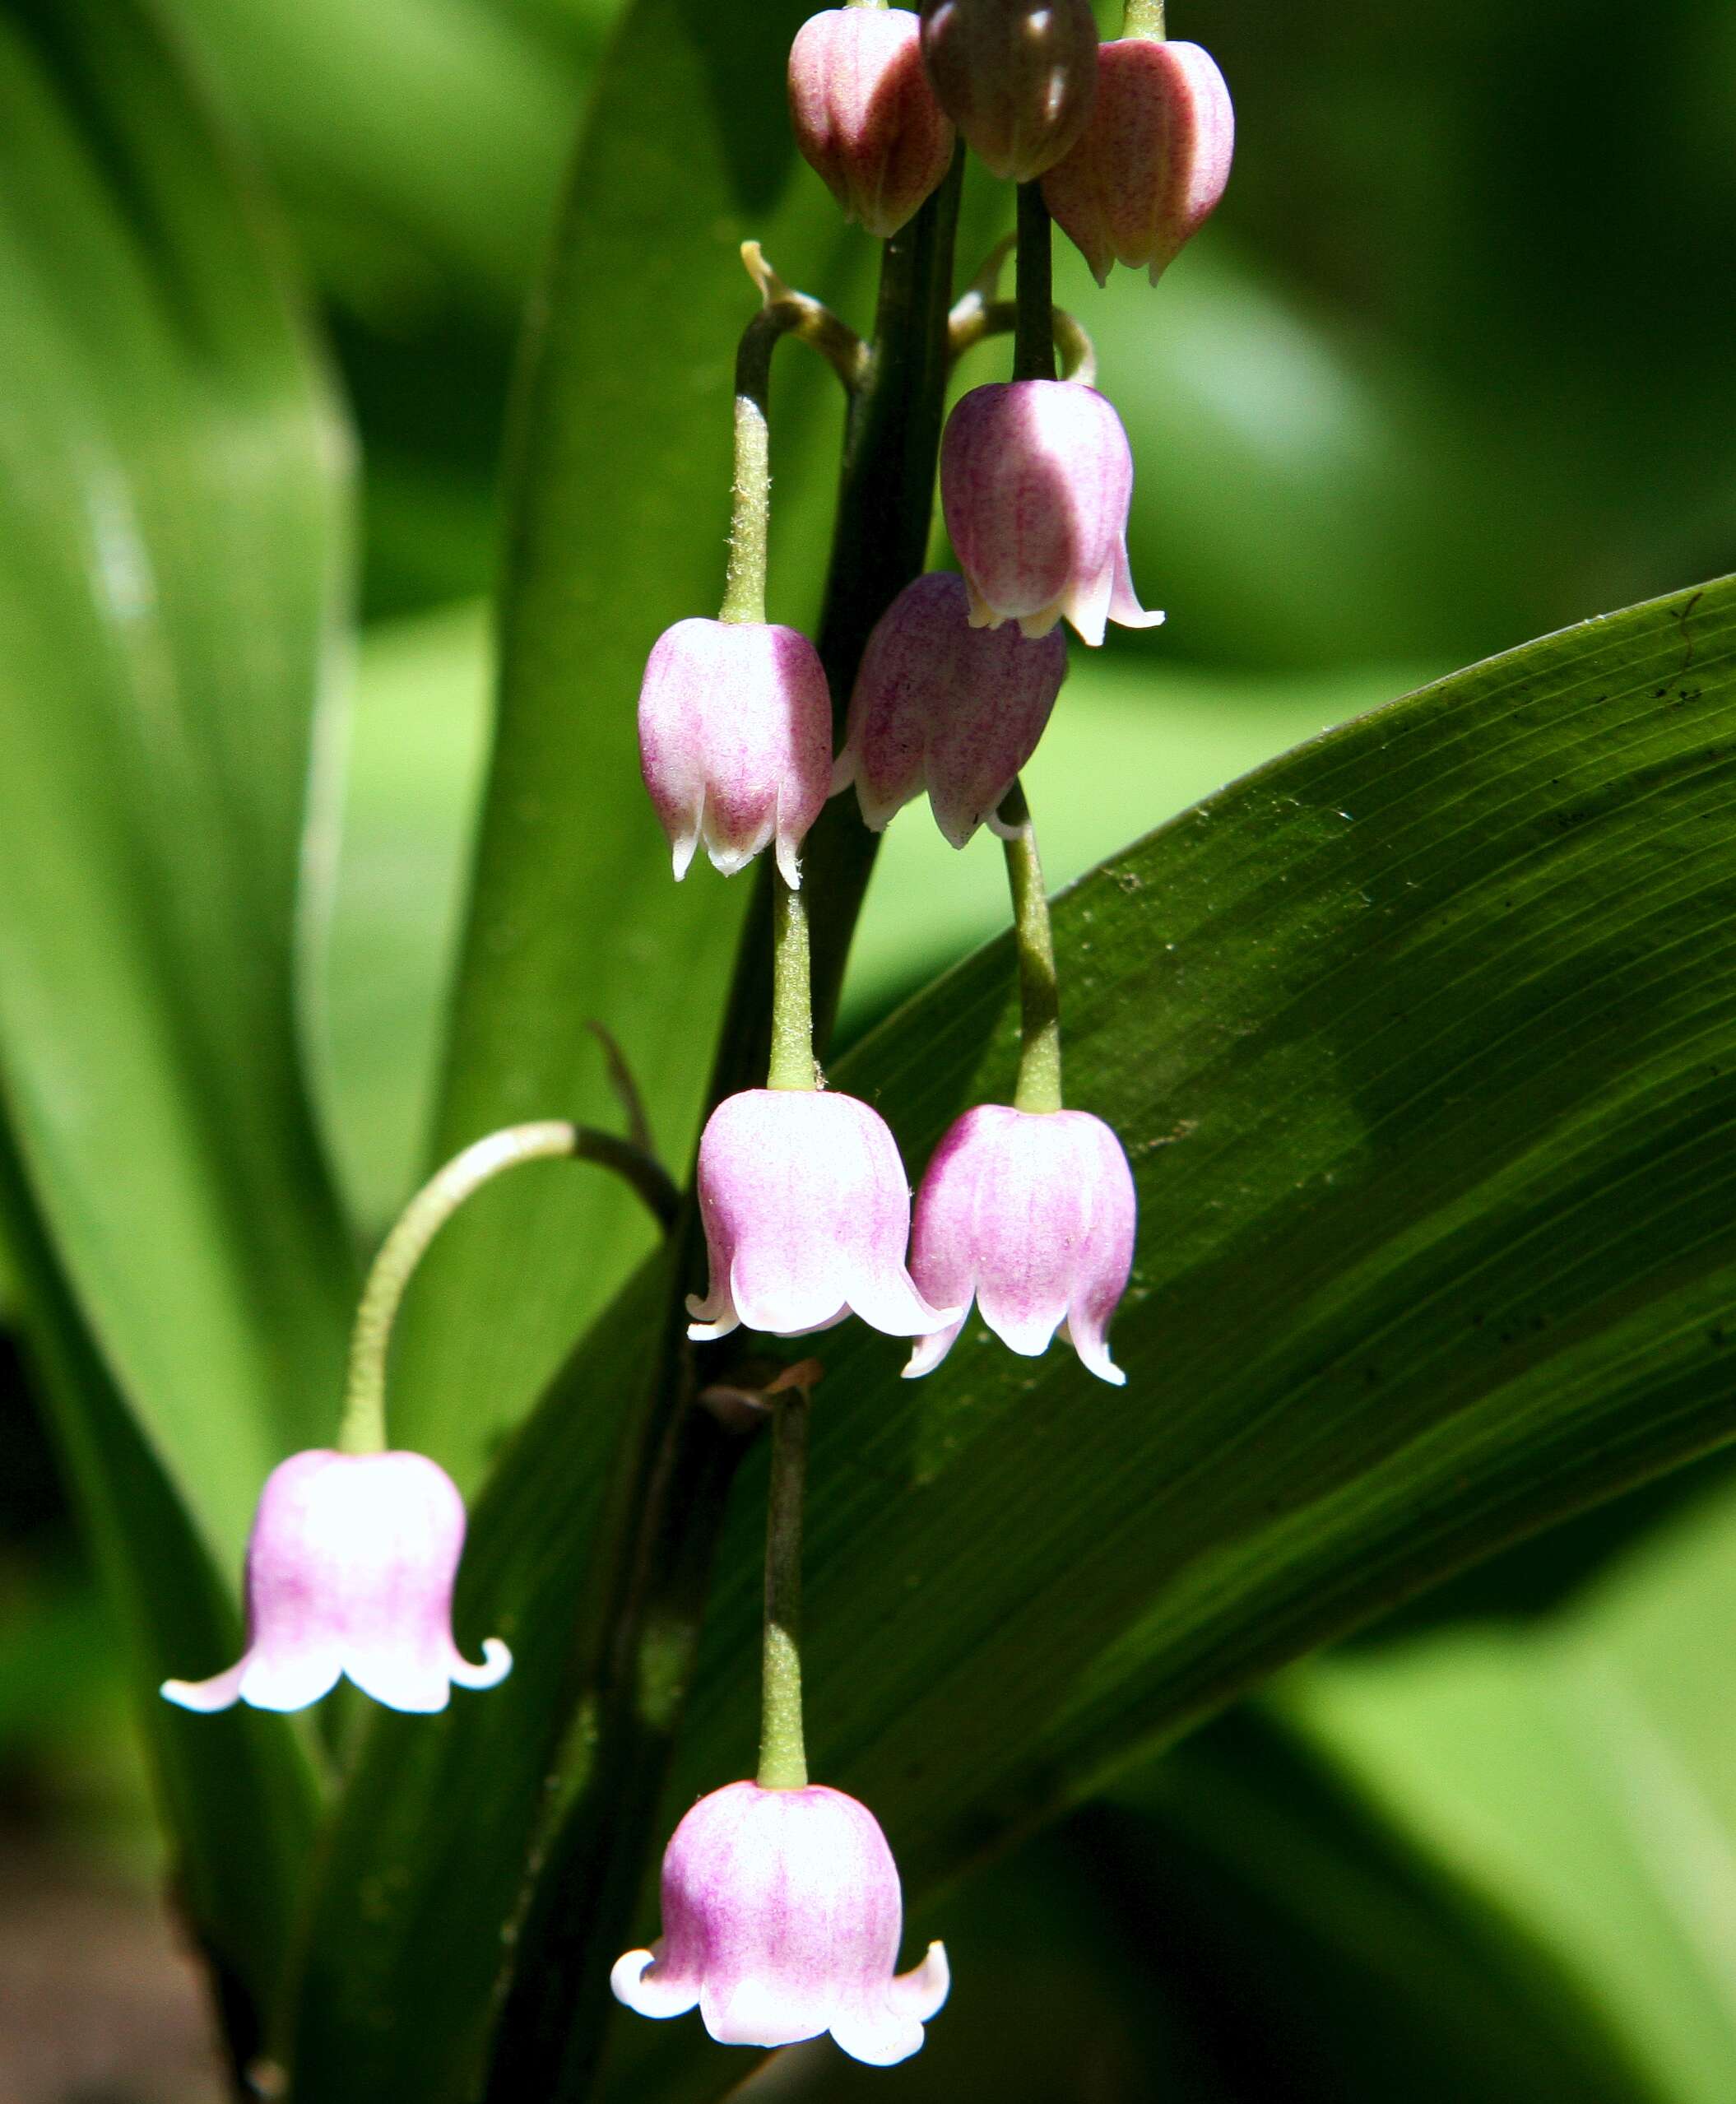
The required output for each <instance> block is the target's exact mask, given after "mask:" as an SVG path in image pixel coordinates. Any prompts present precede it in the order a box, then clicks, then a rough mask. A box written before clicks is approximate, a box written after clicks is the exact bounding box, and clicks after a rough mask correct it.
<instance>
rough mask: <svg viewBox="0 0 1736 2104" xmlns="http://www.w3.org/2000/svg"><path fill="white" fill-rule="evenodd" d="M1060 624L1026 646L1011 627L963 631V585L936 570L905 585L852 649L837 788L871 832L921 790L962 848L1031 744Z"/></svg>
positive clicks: (1049, 683)
mask: <svg viewBox="0 0 1736 2104" xmlns="http://www.w3.org/2000/svg"><path fill="white" fill-rule="evenodd" d="M1066 671H1067V645H1066V640H1065V637H1064V636H1063V635H1062V634H1061V631H1060V630H1059V629H1051V631H1050V632H1049V634H1047V635H1046V636H1043V637H1042V638H1040V639H1038V640H1037V641H1036V642H1034V643H1033V642H1028V641H1027V639H1025V638H1024V637H1023V635H1021V634H1019V630H1018V629H1016V628H1014V627H1003V628H996V629H985V628H973V627H972V625H971V620H970V596H969V594H968V592H967V591H966V589H965V583H964V580H963V578H962V577H956V576H954V574H953V573H952V572H951V571H950V570H935V571H932V572H931V574H929V575H928V576H926V577H919V578H917V579H916V580H915V582H914V583H911V584H907V585H906V586H905V588H904V589H903V591H902V592H900V593H899V594H898V597H897V598H896V599H894V601H893V602H892V604H891V605H890V606H889V607H888V608H887V609H886V611H885V612H884V614H882V615H881V616H880V620H879V621H878V622H876V624H875V629H874V633H873V634H872V635H871V636H870V637H869V639H868V648H867V649H866V651H865V652H864V653H863V654H862V665H861V671H860V672H858V673H857V675H856V690H855V692H854V694H852V696H851V700H850V719H849V724H848V727H847V730H846V732H845V734H844V749H843V750H842V752H841V753H840V754H839V755H838V764H837V765H836V766H835V767H834V768H833V773H832V787H833V794H834V795H835V794H836V793H837V792H838V790H840V789H842V788H844V787H847V785H848V784H849V783H852V782H853V783H855V784H856V798H857V801H859V802H860V804H861V809H862V820H863V822H864V824H866V825H867V826H869V827H870V829H872V830H873V831H874V832H875V833H879V832H880V831H882V830H883V829H884V827H885V826H886V825H887V824H889V822H890V820H891V819H892V817H893V815H894V813H895V812H897V811H898V810H900V809H902V808H903V806H904V805H905V804H907V803H908V802H909V801H910V800H911V798H912V797H918V796H920V795H921V793H922V792H923V790H924V789H925V788H926V790H927V792H928V800H929V803H930V805H931V806H932V808H933V810H934V815H935V824H937V825H938V826H939V827H940V830H941V831H942V833H944V834H945V835H946V837H947V838H948V839H949V841H950V842H951V843H952V844H953V845H954V847H955V848H962V847H963V845H964V844H965V843H966V842H967V841H968V839H969V838H970V837H971V835H972V834H973V833H974V832H975V831H976V830H977V827H978V826H979V825H981V824H982V822H983V820H985V819H986V820H988V822H989V824H991V825H994V824H996V818H995V812H996V808H997V807H998V806H999V805H1000V800H1001V798H1002V797H1004V796H1005V794H1006V792H1007V791H1008V790H1009V789H1010V788H1011V787H1012V786H1013V780H1014V776H1015V775H1017V773H1019V769H1021V768H1022V767H1023V765H1024V764H1025V762H1026V761H1027V760H1028V759H1029V758H1030V757H1031V755H1032V754H1033V752H1035V751H1036V750H1037V740H1038V739H1039V738H1041V737H1042V733H1043V727H1044V725H1045V724H1047V722H1048V720H1049V712H1050V710H1051V708H1054V706H1055V697H1056V694H1058V693H1059V692H1060V690H1061V681H1062V680H1063V679H1064V678H1065V676H1066Z"/></svg>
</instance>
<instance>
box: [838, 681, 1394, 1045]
mask: <svg viewBox="0 0 1736 2104" xmlns="http://www.w3.org/2000/svg"><path fill="white" fill-rule="evenodd" d="M1406 684H1407V682H1406V681H1405V680H1404V678H1402V677H1399V676H1393V675H1391V674H1389V673H1386V672H1382V671H1378V670H1376V669H1374V668H1368V669H1366V670H1365V669H1362V668H1358V670H1356V671H1353V672H1341V673H1339V675H1338V676H1336V677H1335V678H1334V679H1331V680H1324V679H1317V678H1316V679H1302V680H1249V679H1246V678H1242V679H1233V678H1228V677H1226V676H1222V675H1209V674H1203V673H1200V672H1197V671H1186V670H1176V669H1173V668H1172V667H1171V666H1167V665H1165V664H1163V663H1162V662H1153V663H1152V664H1151V665H1149V666H1133V665H1130V664H1129V663H1128V662H1126V661H1125V660H1120V661H1117V660H1116V659H1115V658H1113V657H1110V656H1108V654H1107V653H1103V652H1100V651H1088V650H1082V649H1080V648H1078V647H1077V646H1075V648H1074V651H1073V659H1072V663H1071V665H1070V668H1069V671H1068V674H1067V683H1066V685H1065V687H1063V689H1062V690H1061V700H1060V702H1059V703H1058V704H1057V705H1056V711H1055V714H1054V717H1053V718H1052V720H1051V722H1050V725H1049V727H1048V729H1047V731H1045V732H1044V733H1043V741H1042V745H1040V746H1039V747H1038V748H1037V753H1036V755H1035V756H1034V758H1033V759H1032V761H1031V764H1030V765H1029V766H1028V767H1027V768H1026V769H1025V770H1024V773H1023V780H1024V784H1025V787H1026V789H1027V791H1028V794H1029V797H1030V802H1031V808H1032V810H1033V811H1034V812H1035V813H1036V815H1037V826H1038V829H1039V831H1040V833H1041V834H1042V862H1043V872H1044V875H1045V876H1046V877H1047V880H1048V882H1049V885H1050V888H1051V889H1059V888H1060V886H1061V885H1064V884H1070V883H1071V882H1072V880H1074V879H1075V877H1079V876H1084V873H1085V871H1087V870H1088V869H1091V868H1093V866H1095V865H1096V864H1097V863H1098V862H1101V861H1102V859H1103V857H1105V856H1106V855H1107V854H1111V853H1112V852H1114V850H1115V849H1116V848H1119V847H1120V846H1121V844H1122V843H1123V842H1125V841H1126V840H1129V839H1131V838H1133V837H1134V836H1135V834H1137V833H1139V832H1140V831H1141V830H1142V829H1145V828H1148V827H1149V826H1150V825H1151V824H1153V821H1154V820H1157V819H1158V818H1159V817H1164V816H1167V815H1169V813H1171V812H1172V811H1177V810H1182V809H1183V808H1184V807H1185V806H1187V805H1188V804H1191V803H1195V802H1197V801H1198V800H1199V799H1200V797H1205V796H1209V794H1210V793H1211V792H1212V791H1213V790H1214V789H1216V788H1218V787H1222V785H1223V783H1226V782H1228V781H1231V780H1232V779H1233V778H1235V777H1236V776H1237V775H1238V774H1245V773H1247V771H1248V769H1250V768H1252V767H1257V766H1258V765H1259V764H1260V762H1261V761H1262V760H1265V759H1271V758H1272V757H1273V756H1274V755H1275V754H1278V753H1280V752H1283V750H1286V748H1288V746H1290V745H1297V744H1300V743H1301V741H1302V740H1303V739H1304V738H1307V737H1311V736H1314V734H1315V733H1316V732H1320V731H1324V730H1327V729H1330V727H1331V726H1332V725H1333V724H1334V723H1338V722H1343V721H1344V718H1346V717H1347V716H1350V715H1353V714H1355V713H1358V711H1359V710H1361V709H1363V708H1372V707H1373V706H1374V704H1376V702H1379V701H1382V700H1385V699H1386V698H1387V697H1388V696H1389V695H1390V694H1392V693H1394V692H1395V690H1402V689H1403V688H1404V685H1406ZM1006 917H1007V887H1006V867H1005V862H1004V860H1003V858H1002V855H1001V852H1000V843H999V842H998V841H997V840H996V838H994V836H993V835H992V834H990V833H989V832H988V831H987V830H986V829H984V830H983V831H982V832H981V833H979V834H977V837H976V838H975V839H974V840H972V843H970V845H969V847H968V848H965V849H964V850H963V852H962V853H960V852H957V851H956V850H954V848H950V847H949V846H948V844H947V843H946V840H945V838H944V836H943V835H942V834H941V833H940V829H939V828H938V827H937V826H934V825H931V824H927V823H926V814H925V813H923V812H921V811H918V812H916V813H914V814H912V816H911V817H910V818H907V819H906V820H905V821H904V822H903V824H899V825H895V826H893V827H892V828H891V829H889V831H888V833H887V834H886V840H885V845H884V847H883V848H881V850H880V856H879V858H878V859H877V860H876V862H875V866H874V877H873V880H872V882H871V883H870V885H869V889H868V900H867V903H866V907H865V908H864V909H863V913H862V919H861V927H860V928H859V929H858V931H857V933H856V942H855V945H854V947H853V948H852V951H851V954H850V978H849V982H848V984H847V988H846V995H845V1000H846V1007H845V1013H844V1019H843V1024H844V1029H846V1031H847V1032H849V1031H851V1030H852V1029H853V1027H854V1025H855V1024H856V1021H857V1019H859V1018H861V1016H863V1015H879V1014H884V1010H885V1009H886V1007H887V1006H889V996H892V995H894V994H902V993H907V992H912V991H914V989H915V988H916V987H917V986H919V985H921V984H923V983H925V982H926V981H927V980H928V979H930V978H932V977H933V976H934V975H935V973H936V972H937V971H938V970H940V968H941V967H942V966H943V965H945V964H951V963H953V962H954V960H955V959H957V958H959V957H961V956H963V954H964V953H965V951H966V950H968V949H972V948H974V947H975V946H976V945H977V943H979V942H986V941H988V940H989V938H990V937H991V936H994V935H996V934H998V933H999V932H1000V929H1001V928H1002V927H1003V926H1004V925H1005V921H1006Z"/></svg>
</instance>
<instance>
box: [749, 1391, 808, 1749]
mask: <svg viewBox="0 0 1736 2104" xmlns="http://www.w3.org/2000/svg"><path fill="white" fill-rule="evenodd" d="M771 1404H772V1410H773V1417H772V1475H771V1486H770V1489H769V1490H768V1493H767V1498H766V1516H765V1648H764V1654H763V1663H762V1669H761V1671H762V1678H761V1681H760V1711H759V1777H758V1780H759V1787H760V1788H761V1789H762V1790H800V1789H801V1788H802V1787H803V1786H805V1783H806V1781H807V1780H808V1756H807V1749H806V1746H805V1743H804V1740H803V1738H802V1725H801V1501H802V1489H803V1485H804V1484H805V1480H806V1478H807V1470H808V1398H807V1394H806V1391H805V1390H804V1389H802V1388H801V1387H799V1386H794V1385H792V1386H790V1387H788V1388H787V1389H785V1390H784V1391H782V1393H781V1394H777V1395H774V1396H772V1398H771Z"/></svg>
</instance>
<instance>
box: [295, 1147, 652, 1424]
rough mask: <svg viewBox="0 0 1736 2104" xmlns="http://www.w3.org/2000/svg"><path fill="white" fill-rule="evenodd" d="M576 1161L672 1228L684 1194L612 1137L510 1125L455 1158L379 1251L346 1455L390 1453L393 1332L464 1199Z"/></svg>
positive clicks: (364, 1305) (348, 1398)
mask: <svg viewBox="0 0 1736 2104" xmlns="http://www.w3.org/2000/svg"><path fill="white" fill-rule="evenodd" d="M567 1155H570V1156H573V1157H574V1158H576V1159H578V1160H580V1161H589V1162H598V1163H601V1164H602V1165H603V1166H604V1167H605V1168H611V1169H613V1170H615V1173H617V1174H618V1175H620V1176H623V1177H625V1178H626V1179H627V1181H628V1182H629V1183H630V1184H631V1185H632V1186H633V1187H634V1190H635V1191H638V1194H639V1196H641V1197H642V1198H643V1200H644V1201H645V1203H646V1204H647V1205H648V1206H649V1207H650V1208H651V1210H652V1212H653V1213H654V1214H655V1215H657V1219H658V1220H659V1221H660V1222H661V1224H662V1225H663V1227H664V1228H670V1227H671V1226H672V1225H673V1224H674V1222H675V1215H676V1214H677V1212H678V1211H679V1210H680V1203H681V1198H680V1192H679V1191H677V1190H676V1189H675V1185H674V1183H673V1182H671V1179H670V1177H669V1175H668V1173H666V1171H665V1169H664V1168H662V1166H661V1163H658V1162H657V1161H656V1160H654V1159H652V1156H651V1155H650V1154H647V1153H645V1152H644V1151H643V1150H642V1149H640V1148H638V1147H636V1146H635V1145H634V1144H633V1143H632V1141H630V1140H618V1139H616V1138H615V1136H613V1135H612V1134H610V1133H607V1132H593V1131H592V1130H591V1129H590V1128H589V1127H588V1126H583V1125H572V1124H569V1123H568V1122H567V1121H566V1120H565V1119H564V1118H549V1119H545V1120H543V1121H542V1122H539V1123H537V1124H534V1125H509V1126H506V1127H505V1128H504V1130H503V1131H499V1132H491V1133H490V1134H489V1136H488V1137H487V1138H486V1139H485V1140H477V1141H476V1142H475V1144H474V1145H471V1146H469V1147H466V1149H465V1150H464V1151H463V1153H462V1154H457V1155H455V1156H454V1157H453V1159H452V1160H451V1161H449V1162H448V1163H447V1164H446V1166H445V1168H443V1169H441V1170H439V1172H438V1173H436V1174H435V1175H434V1176H433V1177H430V1179H429V1181H428V1182H426V1183H425V1184H424V1185H423V1187H422V1188H421V1189H420V1191H418V1192H417V1193H416V1195H415V1197H414V1198H412V1199H411V1201H410V1203H409V1204H408V1205H406V1207H405V1208H404V1210H403V1212H402V1214H401V1215H399V1217H398V1220H397V1225H396V1226H395V1227H394V1228H392V1232H391V1233H390V1234H388V1236H387V1238H386V1239H385V1242H383V1245H382V1246H381V1248H380V1252H379V1254H378V1256H376V1257H375V1258H374V1266H373V1269H372V1270H370V1271H369V1274H368V1283H367V1284H366V1285H365V1286H364V1288H363V1289H362V1298H361V1303H360V1306H359V1307H357V1309H356V1311H355V1329H354V1330H353V1331H351V1333H350V1375H349V1379H348V1382H347V1383H346V1386H345V1390H344V1407H343V1414H342V1416H341V1419H339V1421H338V1428H337V1447H338V1451H340V1452H341V1453H345V1454H378V1453H383V1452H384V1451H385V1448H386V1359H387V1355H388V1353H389V1352H390V1350H391V1349H392V1325H393V1323H394V1322H395V1321H397V1312H398V1308H399V1306H400V1305H401V1303H402V1301H403V1298H404V1294H405V1289H406V1288H407V1287H408V1285H409V1284H410V1281H411V1279H412V1278H413V1277H414V1276H415V1268H416V1266H417V1265H418V1264H420V1262H421V1261H422V1258H423V1256H425V1253H426V1252H427V1249H428V1245H429V1243H430V1242H432V1241H433V1240H434V1237H435V1236H436V1235H437V1234H438V1233H439V1232H440V1230H441V1228H443V1227H444V1226H445V1224H446V1223H447V1222H448V1220H449V1219H451V1218H452V1216H453V1214H454V1213H456V1212H457V1210H458V1208H459V1207H460V1206H461V1205H462V1204H463V1203H464V1201H465V1200H466V1199H467V1198H469V1197H470V1196H471V1195H472V1194H473V1193H474V1192H476V1191H480V1189H481V1188H482V1187H483V1185H484V1184H485V1183H488V1182H491V1181H492V1180H493V1179H494V1177H497V1176H499V1175H500V1174H502V1173H503V1172H504V1171H505V1170H507V1169H511V1168H518V1165H519V1164H520V1163H522V1162H545V1161H555V1160H558V1159H560V1158H561V1157H563V1156H567Z"/></svg>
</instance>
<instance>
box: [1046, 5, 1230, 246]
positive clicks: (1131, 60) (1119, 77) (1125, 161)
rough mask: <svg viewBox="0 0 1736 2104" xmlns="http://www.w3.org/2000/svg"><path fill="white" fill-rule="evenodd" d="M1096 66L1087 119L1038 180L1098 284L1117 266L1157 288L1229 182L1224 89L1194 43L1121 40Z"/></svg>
mask: <svg viewBox="0 0 1736 2104" xmlns="http://www.w3.org/2000/svg"><path fill="white" fill-rule="evenodd" d="M1097 67H1098V71H1097V101H1096V104H1095V105H1094V106H1093V109H1092V112H1091V122H1090V123H1088V125H1087V126H1086V128H1085V130H1084V135H1083V136H1082V137H1081V138H1080V139H1079V143H1078V144H1077V145H1076V146H1075V147H1074V148H1073V150H1072V151H1071V152H1070V154H1068V156H1066V158H1065V160H1061V161H1060V162H1058V163H1057V164H1056V166H1054V167H1053V168H1051V170H1049V172H1048V174H1047V175H1045V176H1044V178H1043V179H1042V194H1043V199H1044V202H1046V203H1047V206H1048V207H1049V210H1050V212H1051V214H1052V215H1053V216H1054V219H1055V221H1056V225H1059V226H1060V227H1061V230H1062V231H1063V232H1064V233H1065V234H1066V235H1068V236H1069V237H1070V239H1072V241H1073V242H1074V243H1075V245H1076V246H1077V248H1079V253H1081V254H1082V255H1083V256H1084V258H1085V261H1086V262H1088V263H1089V264H1090V266H1091V269H1092V272H1093V276H1095V277H1096V279H1097V281H1098V284H1099V285H1102V284H1103V283H1104V282H1105V281H1107V278H1108V276H1109V269H1110V266H1111V264H1112V263H1116V262H1122V263H1128V264H1130V265H1131V266H1132V267H1134V268H1135V269H1136V270H1139V269H1149V271H1150V272H1151V281H1152V283H1153V285H1155V284H1156V283H1157V281H1158V278H1159V277H1161V276H1163V272H1164V271H1165V270H1166V269H1167V267H1168V266H1169V265H1170V264H1171V263H1172V262H1174V261H1175V259H1176V258H1177V256H1178V255H1180V253H1181V250H1182V249H1183V248H1184V247H1186V244H1187V243H1188V242H1189V241H1190V240H1191V239H1192V238H1193V236H1194V235H1195V234H1196V233H1197V232H1198V231H1199V230H1200V227H1201V226H1202V225H1204V224H1205V221H1207V220H1208V219H1209V217H1210V216H1211V215H1212V213H1213V212H1214V211H1215V210H1216V209H1217V207H1218V200H1219V199H1220V198H1221V197H1223V191H1224V186H1225V184H1226V183H1228V181H1229V179H1230V160H1231V158H1232V155H1233V153H1234V151H1235V144H1236V117H1235V112H1234V110H1233V109H1232V107H1231V104H1230V91H1229V90H1228V87H1227V86H1225V85H1224V79H1223V74H1222V73H1220V72H1218V67H1217V64H1216V62H1215V61H1214V59H1213V58H1211V57H1210V56H1209V53H1206V52H1204V51H1202V50H1201V49H1200V46H1199V45H1198V44H1182V43H1172V44H1166V43H1164V42H1163V41H1161V40H1160V39H1156V38H1152V37H1140V36H1131V37H1122V38H1119V39H1116V42H1114V43H1113V44H1101V45H1099V46H1098V58H1097Z"/></svg>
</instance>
